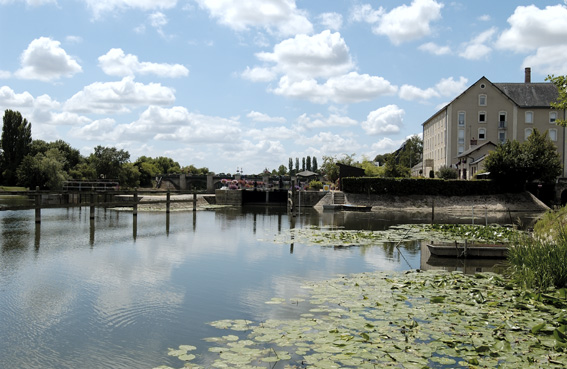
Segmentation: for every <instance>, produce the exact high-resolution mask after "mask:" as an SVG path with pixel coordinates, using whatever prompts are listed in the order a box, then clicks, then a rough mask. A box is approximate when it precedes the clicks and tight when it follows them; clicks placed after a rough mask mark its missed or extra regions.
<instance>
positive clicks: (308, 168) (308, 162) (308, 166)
mask: <svg viewBox="0 0 567 369" xmlns="http://www.w3.org/2000/svg"><path fill="white" fill-rule="evenodd" d="M305 169H307V170H309V171H311V156H309V155H307V159H305Z"/></svg>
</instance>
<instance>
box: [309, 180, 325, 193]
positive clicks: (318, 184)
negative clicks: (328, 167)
mask: <svg viewBox="0 0 567 369" xmlns="http://www.w3.org/2000/svg"><path fill="white" fill-rule="evenodd" d="M309 188H310V189H311V190H315V191H319V190H320V189H322V188H323V183H322V182H321V181H311V182H309Z"/></svg>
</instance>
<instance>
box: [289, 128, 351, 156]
mask: <svg viewBox="0 0 567 369" xmlns="http://www.w3.org/2000/svg"><path fill="white" fill-rule="evenodd" d="M296 142H297V143H298V144H300V145H303V146H312V147H317V148H318V149H319V151H320V152H322V153H325V155H336V154H343V153H345V152H349V153H351V152H356V151H357V150H358V149H359V148H360V144H359V143H358V142H357V140H356V139H354V138H352V137H348V136H344V135H339V134H334V133H331V132H320V133H318V134H317V135H315V136H312V137H301V138H299V139H298V140H297V141H296Z"/></svg>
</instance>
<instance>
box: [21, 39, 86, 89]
mask: <svg viewBox="0 0 567 369" xmlns="http://www.w3.org/2000/svg"><path fill="white" fill-rule="evenodd" d="M20 60H21V65H22V67H21V69H18V70H17V71H16V73H15V75H16V77H18V78H22V79H36V80H40V81H44V82H48V81H52V80H57V79H59V78H61V77H71V76H73V75H75V74H76V73H79V72H82V68H81V66H80V65H79V63H77V61H76V60H75V59H73V58H72V57H70V56H69V55H67V53H66V52H65V50H63V49H62V48H61V43H60V42H59V41H55V40H52V39H51V38H48V37H40V38H37V39H35V40H33V41H32V42H31V43H30V44H29V45H28V48H27V49H26V50H25V51H24V52H23V53H22V55H21V57H20Z"/></svg>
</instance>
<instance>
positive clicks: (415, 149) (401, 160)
mask: <svg viewBox="0 0 567 369" xmlns="http://www.w3.org/2000/svg"><path fill="white" fill-rule="evenodd" d="M422 153H423V140H422V139H421V138H420V137H419V136H418V135H414V136H411V137H410V138H408V139H407V140H406V141H405V142H404V144H403V145H402V147H401V149H400V151H399V153H398V158H397V164H400V165H403V166H404V167H407V168H410V169H411V168H412V167H413V166H414V165H416V164H418V163H419V162H420V161H421V156H422Z"/></svg>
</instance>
